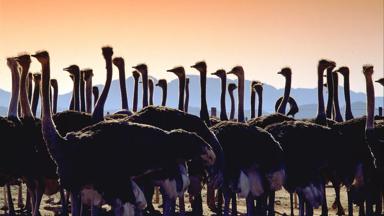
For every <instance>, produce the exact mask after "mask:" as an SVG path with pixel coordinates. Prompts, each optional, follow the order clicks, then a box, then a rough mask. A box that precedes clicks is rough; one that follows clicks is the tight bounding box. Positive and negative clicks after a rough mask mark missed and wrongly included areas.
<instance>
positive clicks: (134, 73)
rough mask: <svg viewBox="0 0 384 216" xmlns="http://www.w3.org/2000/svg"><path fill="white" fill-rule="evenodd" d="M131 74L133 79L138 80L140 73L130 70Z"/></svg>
mask: <svg viewBox="0 0 384 216" xmlns="http://www.w3.org/2000/svg"><path fill="white" fill-rule="evenodd" d="M132 76H133V78H134V79H135V80H138V79H139V78H140V73H139V72H137V71H135V70H134V71H132Z"/></svg>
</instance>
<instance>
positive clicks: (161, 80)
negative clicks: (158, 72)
mask: <svg viewBox="0 0 384 216" xmlns="http://www.w3.org/2000/svg"><path fill="white" fill-rule="evenodd" d="M166 85H167V80H165V79H159V81H157V84H156V86H159V87H161V88H163V87H164V86H166Z"/></svg>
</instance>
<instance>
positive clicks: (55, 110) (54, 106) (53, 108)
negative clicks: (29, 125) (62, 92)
mask: <svg viewBox="0 0 384 216" xmlns="http://www.w3.org/2000/svg"><path fill="white" fill-rule="evenodd" d="M57 88H58V87H57V86H53V88H52V89H53V100H52V103H53V104H52V112H53V113H54V114H55V113H57V98H58V96H59V90H58V89H57Z"/></svg>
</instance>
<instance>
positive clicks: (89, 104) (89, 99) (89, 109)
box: [85, 78, 92, 113]
mask: <svg viewBox="0 0 384 216" xmlns="http://www.w3.org/2000/svg"><path fill="white" fill-rule="evenodd" d="M85 95H86V97H85V98H86V107H87V110H86V111H87V113H91V112H92V78H88V79H87V80H86V81H85Z"/></svg>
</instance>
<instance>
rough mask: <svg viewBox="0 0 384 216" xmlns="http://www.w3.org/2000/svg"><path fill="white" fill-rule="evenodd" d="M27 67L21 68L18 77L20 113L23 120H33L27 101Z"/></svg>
mask: <svg viewBox="0 0 384 216" xmlns="http://www.w3.org/2000/svg"><path fill="white" fill-rule="evenodd" d="M28 70H29V65H28V66H25V67H22V71H21V77H20V95H19V96H20V105H21V113H22V116H23V117H24V118H33V116H34V115H33V113H32V110H31V107H30V104H29V101H28V95H27V86H26V84H27V82H26V81H27V76H28Z"/></svg>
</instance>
